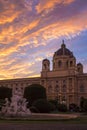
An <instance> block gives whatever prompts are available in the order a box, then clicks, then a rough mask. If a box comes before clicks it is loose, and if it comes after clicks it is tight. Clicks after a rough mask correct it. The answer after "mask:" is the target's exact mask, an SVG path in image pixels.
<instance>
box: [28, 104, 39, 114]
mask: <svg viewBox="0 0 87 130" xmlns="http://www.w3.org/2000/svg"><path fill="white" fill-rule="evenodd" d="M29 109H30V111H31V112H33V113H39V110H38V109H37V108H36V107H34V106H31V107H30V108H29Z"/></svg>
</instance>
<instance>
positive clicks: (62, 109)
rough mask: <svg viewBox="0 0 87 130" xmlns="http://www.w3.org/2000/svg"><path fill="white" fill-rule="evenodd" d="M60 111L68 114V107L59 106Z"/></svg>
mask: <svg viewBox="0 0 87 130" xmlns="http://www.w3.org/2000/svg"><path fill="white" fill-rule="evenodd" d="M58 111H60V112H66V111H67V106H66V105H65V104H58Z"/></svg>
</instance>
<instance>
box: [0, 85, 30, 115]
mask: <svg viewBox="0 0 87 130" xmlns="http://www.w3.org/2000/svg"><path fill="white" fill-rule="evenodd" d="M27 103H28V102H27V101H26V99H25V98H23V92H22V89H21V88H20V87H19V88H16V89H15V90H14V91H13V94H12V98H11V102H10V101H9V100H8V98H6V99H5V104H4V106H3V107H2V110H1V114H2V115H4V116H7V117H28V116H29V115H31V112H30V110H29V109H28V108H27Z"/></svg>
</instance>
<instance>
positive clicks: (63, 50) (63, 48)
mask: <svg viewBox="0 0 87 130" xmlns="http://www.w3.org/2000/svg"><path fill="white" fill-rule="evenodd" d="M62 55H65V56H70V57H73V53H72V52H71V51H70V50H69V49H67V48H66V45H65V44H64V43H63V44H62V45H61V48H60V49H58V50H57V51H56V52H55V53H54V56H62Z"/></svg>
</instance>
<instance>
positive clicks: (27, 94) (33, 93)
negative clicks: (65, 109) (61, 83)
mask: <svg viewBox="0 0 87 130" xmlns="http://www.w3.org/2000/svg"><path fill="white" fill-rule="evenodd" d="M24 98H26V99H27V101H28V102H29V104H28V106H29V105H30V106H31V105H32V103H33V102H34V101H36V100H38V99H46V89H45V88H44V87H43V86H41V85H39V84H32V85H30V86H28V87H26V88H25V90H24Z"/></svg>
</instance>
